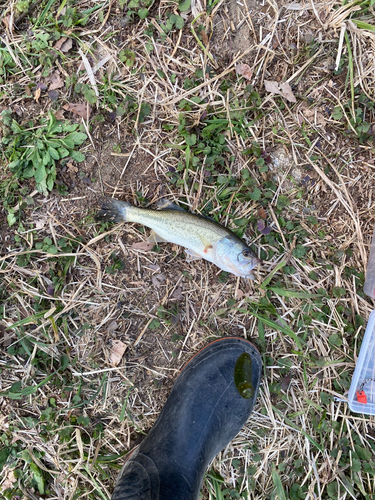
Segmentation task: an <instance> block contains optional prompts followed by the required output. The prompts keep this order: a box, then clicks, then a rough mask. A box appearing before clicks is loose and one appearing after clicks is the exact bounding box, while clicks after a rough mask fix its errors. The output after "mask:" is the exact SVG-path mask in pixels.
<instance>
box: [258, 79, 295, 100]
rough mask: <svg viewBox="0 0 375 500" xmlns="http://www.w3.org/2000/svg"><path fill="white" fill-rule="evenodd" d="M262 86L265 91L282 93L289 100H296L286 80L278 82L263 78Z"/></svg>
mask: <svg viewBox="0 0 375 500" xmlns="http://www.w3.org/2000/svg"><path fill="white" fill-rule="evenodd" d="M264 88H265V89H266V91H267V92H271V93H272V94H278V95H282V96H283V97H285V99H287V100H288V101H289V102H297V99H296V98H295V95H294V94H293V92H292V88H291V86H290V85H289V83H288V82H284V83H278V82H275V81H272V82H271V81H268V80H264Z"/></svg>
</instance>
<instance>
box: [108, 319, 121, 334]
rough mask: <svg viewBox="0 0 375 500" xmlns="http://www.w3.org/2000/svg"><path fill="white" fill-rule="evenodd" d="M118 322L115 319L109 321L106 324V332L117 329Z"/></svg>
mask: <svg viewBox="0 0 375 500" xmlns="http://www.w3.org/2000/svg"><path fill="white" fill-rule="evenodd" d="M117 327H118V323H117V321H111V322H110V324H109V325H108V326H107V330H108V333H113V332H115V331H116V330H117Z"/></svg>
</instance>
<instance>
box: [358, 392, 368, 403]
mask: <svg viewBox="0 0 375 500" xmlns="http://www.w3.org/2000/svg"><path fill="white" fill-rule="evenodd" d="M356 394H357V399H358V403H363V404H365V405H367V396H366V394H365V391H357V393H356Z"/></svg>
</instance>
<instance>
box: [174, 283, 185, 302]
mask: <svg viewBox="0 0 375 500" xmlns="http://www.w3.org/2000/svg"><path fill="white" fill-rule="evenodd" d="M172 297H173V298H174V299H177V300H182V299H183V298H184V296H183V295H182V288H181V287H180V286H178V287H177V288H176V290H175V291H174V292H173V293H172Z"/></svg>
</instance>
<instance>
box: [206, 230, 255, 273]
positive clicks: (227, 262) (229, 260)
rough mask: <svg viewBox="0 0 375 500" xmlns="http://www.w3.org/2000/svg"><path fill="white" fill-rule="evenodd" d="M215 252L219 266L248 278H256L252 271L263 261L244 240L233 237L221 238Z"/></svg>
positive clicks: (216, 262)
mask: <svg viewBox="0 0 375 500" xmlns="http://www.w3.org/2000/svg"><path fill="white" fill-rule="evenodd" d="M214 253H215V256H214V257H215V258H214V263H215V264H216V265H217V266H218V267H220V268H221V269H223V271H227V272H229V273H232V274H234V275H235V276H241V277H242V278H246V279H254V275H253V273H252V272H251V271H252V269H254V267H256V266H257V265H258V264H260V263H261V262H262V261H261V260H260V259H258V257H257V256H256V255H255V254H254V252H253V251H252V250H251V249H250V248H249V247H248V246H247V245H246V244H245V243H244V242H243V241H241V240H237V239H235V238H232V237H226V238H223V239H222V240H220V241H219V242H218V243H217V245H216V248H215V252H214Z"/></svg>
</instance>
